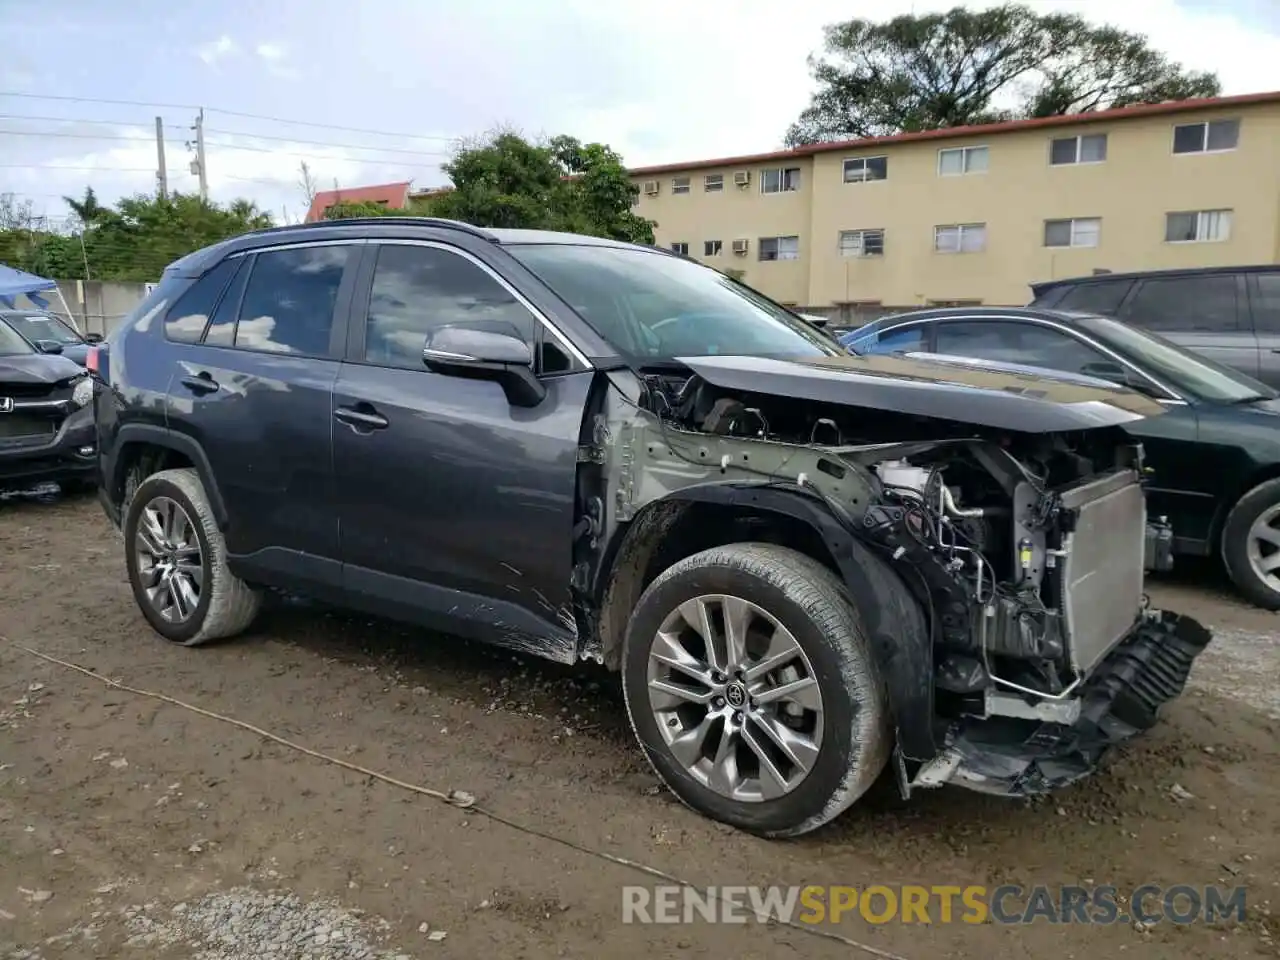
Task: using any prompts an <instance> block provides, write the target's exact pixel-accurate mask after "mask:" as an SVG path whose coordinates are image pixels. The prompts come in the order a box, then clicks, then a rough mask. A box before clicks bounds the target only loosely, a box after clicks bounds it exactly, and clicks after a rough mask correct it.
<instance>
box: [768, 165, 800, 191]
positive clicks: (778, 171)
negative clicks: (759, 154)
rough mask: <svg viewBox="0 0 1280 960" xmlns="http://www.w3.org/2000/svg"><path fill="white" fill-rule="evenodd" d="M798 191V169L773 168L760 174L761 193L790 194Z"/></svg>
mask: <svg viewBox="0 0 1280 960" xmlns="http://www.w3.org/2000/svg"><path fill="white" fill-rule="evenodd" d="M799 189H800V168H799V167H775V168H773V169H771V170H762V171H761V172H760V192H761V193H791V192H793V191H796V190H799Z"/></svg>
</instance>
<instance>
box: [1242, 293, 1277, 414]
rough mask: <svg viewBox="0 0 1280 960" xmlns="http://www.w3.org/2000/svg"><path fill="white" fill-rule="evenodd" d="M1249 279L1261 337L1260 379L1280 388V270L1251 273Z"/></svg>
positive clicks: (1258, 332)
mask: <svg viewBox="0 0 1280 960" xmlns="http://www.w3.org/2000/svg"><path fill="white" fill-rule="evenodd" d="M1246 279H1247V281H1248V286H1249V306H1250V312H1251V314H1252V315H1253V329H1254V331H1255V332H1256V333H1257V335H1258V379H1259V380H1261V381H1262V382H1263V383H1265V384H1267V385H1268V386H1271V387H1275V388H1277V389H1280V271H1276V272H1275V273H1260V272H1259V273H1251V274H1248V275H1247V278H1246Z"/></svg>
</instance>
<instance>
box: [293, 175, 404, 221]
mask: <svg viewBox="0 0 1280 960" xmlns="http://www.w3.org/2000/svg"><path fill="white" fill-rule="evenodd" d="M339 202H342V203H385V204H386V205H387V206H388V207H392V208H394V209H397V210H399V209H401V208H402V207H404V206H405V205H407V204H408V202H409V181H408V180H405V181H404V182H403V183H379V184H375V185H374V186H371V187H343V188H339V189H337V190H320V191H318V192H317V193H316V195H315V199H313V200H312V201H311V209H310V210H308V211H307V220H306V222H307V223H313V222H314V221H316V220H319V219H321V218H322V217H323V216H324V212H325V210H327V209H328V208H329V207H332V206H333V205H334V204H335V203H339Z"/></svg>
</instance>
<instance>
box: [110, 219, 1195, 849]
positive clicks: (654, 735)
mask: <svg viewBox="0 0 1280 960" xmlns="http://www.w3.org/2000/svg"><path fill="white" fill-rule="evenodd" d="M90 366H91V367H92V368H94V369H95V370H96V371H97V373H96V376H97V378H98V386H97V387H96V389H95V409H96V415H97V427H98V437H99V442H100V444H101V455H100V470H101V479H102V488H101V498H102V502H103V504H104V506H105V508H106V511H107V513H108V515H109V516H110V517H111V518H112V520H113V521H114V522H116V523H117V524H119V525H120V526H121V527H122V530H123V534H124V544H125V557H126V562H127V568H128V572H129V580H130V583H131V584H132V588H133V592H134V596H135V598H136V600H137V602H138V605H139V607H140V608H141V610H142V612H143V614H144V615H145V616H146V618H147V620H148V621H149V622H150V623H151V625H152V626H153V627H154V629H155V630H156V631H157V632H158V633H159V634H160V635H161V636H163V637H165V638H167V639H169V640H172V641H175V642H178V643H183V644H189V645H196V644H200V643H203V642H205V641H209V640H213V639H216V638H219V637H225V636H229V635H231V634H234V633H237V632H239V631H242V630H245V629H247V628H248V627H249V626H250V624H251V623H252V621H253V619H254V616H255V614H256V613H257V611H258V606H259V598H260V596H261V593H262V591H263V590H264V589H266V588H277V589H283V590H287V591H291V592H298V593H304V594H318V595H321V596H323V597H325V598H326V599H328V600H329V601H331V602H338V603H342V604H346V605H348V606H350V607H353V608H358V609H361V610H365V611H370V612H373V613H375V614H381V615H385V616H390V617H398V618H402V619H405V620H409V621H413V622H416V623H420V624H424V625H427V626H432V627H436V628H442V629H444V630H446V631H449V632H454V633H459V634H463V635H468V636H471V637H475V638H480V639H483V640H486V641H490V642H493V643H498V644H502V645H506V646H508V647H511V648H514V649H516V650H520V651H524V652H526V653H532V654H536V655H539V656H543V657H548V658H550V659H553V660H557V661H560V662H563V663H574V662H577V661H579V660H593V661H598V662H601V663H604V664H605V665H606V666H608V667H609V668H611V669H614V670H619V671H620V672H621V674H622V685H623V690H624V693H625V697H626V703H627V710H628V713H629V716H630V719H631V722H632V724H633V726H634V728H635V730H636V733H637V737H638V739H639V741H640V743H641V744H642V746H643V749H644V750H645V752H646V754H647V755H648V757H649V759H650V760H651V762H652V763H653V765H654V767H655V768H656V770H657V771H658V773H659V774H660V775H661V776H662V778H663V779H664V780H665V781H666V782H667V783H668V784H669V785H670V786H671V788H672V790H674V791H675V792H676V793H677V794H678V795H679V796H680V797H681V798H682V799H684V800H685V801H686V802H687V803H689V804H690V805H691V806H693V807H695V808H696V809H698V810H701V811H703V812H704V813H707V814H708V815H710V816H713V817H716V818H719V819H721V820H724V821H727V822H729V823H733V824H736V825H738V826H741V827H744V828H747V829H751V830H754V831H757V832H760V833H762V834H766V835H773V836H778V835H791V834H797V833H802V832H804V831H806V830H810V829H813V828H814V827H817V826H818V825H820V824H822V823H824V822H826V821H827V820H829V819H831V818H832V817H834V816H836V815H837V814H838V813H839V812H840V811H841V810H843V809H844V808H846V807H847V806H849V805H850V804H851V803H853V802H854V801H855V800H856V799H857V798H858V797H859V796H860V795H861V794H862V793H863V792H864V791H865V790H866V789H867V788H868V787H869V786H870V784H871V783H872V781H873V780H874V779H875V778H876V777H877V776H878V775H879V774H880V773H881V771H882V770H884V769H885V768H886V766H888V765H890V764H892V767H891V769H892V770H893V775H894V776H895V777H896V778H897V781H898V784H899V787H900V788H901V789H902V791H903V792H904V794H905V793H909V792H910V791H911V790H912V789H914V788H918V787H927V786H936V785H938V784H942V783H945V782H956V783H960V784H963V785H965V786H970V787H974V788H976V789H980V790H985V791H989V792H993V793H1005V794H1027V793H1039V792H1042V791H1045V790H1049V789H1052V788H1054V787H1057V786H1060V785H1062V784H1065V783H1070V782H1072V781H1073V780H1075V779H1077V778H1079V777H1081V776H1084V775H1085V774H1087V773H1088V772H1089V771H1090V770H1092V769H1093V768H1094V766H1095V765H1096V763H1097V761H1098V758H1099V757H1100V756H1101V754H1102V753H1103V752H1104V751H1105V750H1106V748H1107V747H1108V745H1109V744H1111V743H1112V742H1115V741H1118V740H1123V739H1126V738H1128V737H1130V736H1132V735H1134V734H1136V733H1137V732H1138V731H1140V730H1144V729H1147V728H1148V727H1150V726H1151V725H1152V723H1154V722H1155V719H1156V711H1157V709H1158V708H1159V706H1160V705H1161V704H1162V703H1164V702H1165V701H1167V700H1169V699H1170V698H1172V697H1175V696H1177V695H1178V693H1179V692H1180V691H1181V689H1182V687H1183V684H1184V682H1185V680H1186V677H1187V672H1188V670H1189V669H1190V666H1191V664H1192V661H1193V660H1194V658H1195V657H1196V656H1197V655H1198V654H1199V652H1200V651H1201V650H1202V649H1203V647H1204V645H1205V644H1206V643H1207V642H1208V641H1209V634H1208V632H1207V631H1206V630H1205V629H1204V628H1203V627H1201V626H1200V625H1198V624H1196V623H1195V622H1194V621H1192V620H1188V619H1186V618H1180V617H1178V616H1176V615H1174V614H1168V613H1159V612H1154V611H1151V610H1148V609H1146V605H1145V602H1144V601H1145V598H1144V597H1143V574H1144V569H1145V568H1147V567H1148V566H1160V565H1162V554H1161V553H1160V550H1159V548H1158V545H1159V543H1160V541H1161V537H1162V536H1163V535H1165V534H1166V533H1167V531H1166V530H1164V529H1163V528H1162V527H1160V526H1159V525H1153V524H1149V523H1148V520H1147V516H1146V510H1145V506H1144V498H1143V490H1142V485H1141V470H1142V461H1141V450H1140V447H1139V446H1138V445H1137V444H1134V443H1133V441H1132V440H1131V439H1130V438H1129V437H1128V436H1127V435H1126V434H1125V433H1124V431H1123V429H1122V427H1123V425H1125V424H1129V423H1133V422H1135V421H1137V420H1138V419H1140V418H1142V417H1144V416H1151V415H1158V414H1161V413H1163V412H1164V408H1163V407H1162V406H1161V405H1160V404H1159V403H1156V402H1155V401H1153V400H1151V399H1148V398H1146V397H1143V396H1141V395H1140V394H1137V393H1134V392H1132V391H1129V390H1126V389H1123V388H1120V387H1116V386H1113V385H1111V384H1106V383H1098V384H1096V385H1088V384H1083V385H1082V384H1080V383H1078V382H1074V381H1073V380H1072V379H1071V378H1069V377H1065V376H1056V375H1054V374H1052V373H1042V374H1041V375H1039V376H1026V375H1012V374H993V373H991V372H990V371H972V370H967V369H966V368H965V367H964V366H962V365H956V364H948V363H944V362H939V361H934V362H921V361H912V360H905V359H897V358H892V357H875V358H860V357H854V356H850V355H849V354H848V353H847V352H846V351H845V350H844V349H843V348H842V347H840V345H839V344H838V343H837V342H836V341H835V340H833V339H831V338H830V337H829V336H828V335H827V334H825V333H823V332H822V331H821V330H819V329H818V328H816V327H815V326H813V325H812V324H810V323H808V322H806V321H805V320H803V319H802V318H800V317H798V316H796V315H795V314H793V313H791V312H789V311H787V310H785V309H784V308H782V307H781V306H779V305H777V304H775V303H773V302H772V301H770V300H768V299H767V298H765V297H764V296H762V295H760V294H758V293H756V292H755V291H753V290H751V289H750V288H748V287H745V286H743V285H741V284H737V283H735V282H733V281H732V280H730V279H729V278H727V277H725V276H724V275H723V274H720V273H718V272H717V271H715V270H712V269H710V268H708V267H704V266H702V265H700V264H697V263H694V262H691V261H689V260H686V259H682V258H680V257H677V256H673V255H671V254H669V253H664V252H661V251H657V250H654V249H651V248H645V247H639V246H631V245H627V244H622V243H616V242H613V241H608V240H601V239H598V238H590V237H581V236H573V235H568V234H556V233H544V232H540V231H521V230H493V231H489V230H480V229H476V228H474V227H469V226H466V225H465V224H459V223H455V222H451V221H443V220H431V219H424V218H395V217H381V218H375V219H371V220H346V221H333V222H324V223H317V224H313V225H307V226H298V227H287V228H279V229H275V230H268V231H263V232H258V233H253V234H249V235H247V236H244V237H240V238H236V239H234V240H229V241H226V242H223V243H220V244H218V245H216V246H213V247H210V248H208V249H205V250H202V251H199V252H198V253H194V254H192V255H191V256H189V257H187V258H185V259H183V260H181V261H179V262H178V263H175V264H173V265H172V266H170V267H169V269H168V270H166V271H165V274H164V278H163V279H162V281H161V282H160V284H159V286H158V287H157V289H156V290H155V291H154V292H153V294H152V295H151V296H149V297H148V298H147V299H146V301H145V302H143V304H142V305H141V306H140V307H139V308H138V311H137V312H136V313H135V315H134V316H133V317H131V318H129V319H128V320H127V321H126V322H125V323H124V324H123V325H122V326H121V327H120V328H119V329H117V330H116V331H114V332H113V333H112V334H111V335H110V337H109V338H108V340H107V343H106V344H105V345H104V346H101V347H98V348H97V349H96V351H95V354H94V355H93V356H92V357H91V358H90ZM1015 507H1016V508H1017V509H1016V511H1015ZM1149 546H1150V549H1149ZM1086 704H1087V707H1085V706H1084V705H1086Z"/></svg>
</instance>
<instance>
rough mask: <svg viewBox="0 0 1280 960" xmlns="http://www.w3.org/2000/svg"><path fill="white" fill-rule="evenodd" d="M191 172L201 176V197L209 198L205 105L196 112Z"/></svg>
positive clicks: (205, 199) (203, 198)
mask: <svg viewBox="0 0 1280 960" xmlns="http://www.w3.org/2000/svg"><path fill="white" fill-rule="evenodd" d="M191 172H192V173H194V174H196V175H197V176H199V177H200V199H201V200H204V201H206V202H207V201H208V199H209V176H208V174H209V171H208V168H207V167H206V166H205V162H204V107H201V108H200V112H199V113H198V114H196V158H195V160H193V161H192V162H191Z"/></svg>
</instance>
